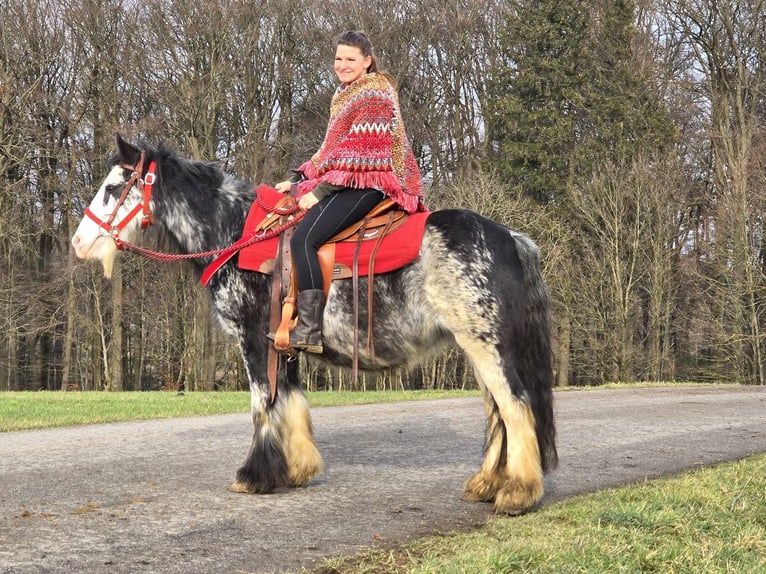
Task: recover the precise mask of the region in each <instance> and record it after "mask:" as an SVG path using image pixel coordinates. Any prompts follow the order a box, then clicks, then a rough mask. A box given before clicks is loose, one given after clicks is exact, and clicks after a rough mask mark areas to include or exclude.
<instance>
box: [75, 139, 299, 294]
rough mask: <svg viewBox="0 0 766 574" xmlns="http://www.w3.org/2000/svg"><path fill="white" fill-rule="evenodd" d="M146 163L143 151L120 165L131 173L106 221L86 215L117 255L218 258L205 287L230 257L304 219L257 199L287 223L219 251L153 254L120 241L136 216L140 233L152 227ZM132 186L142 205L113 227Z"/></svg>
mask: <svg viewBox="0 0 766 574" xmlns="http://www.w3.org/2000/svg"><path fill="white" fill-rule="evenodd" d="M145 160H146V153H145V151H144V150H141V157H140V158H139V159H138V163H136V164H135V165H129V164H125V163H121V164H119V166H120V167H121V168H123V169H128V170H131V172H132V173H131V175H130V179H128V181H127V183H126V184H125V188H124V189H123V190H122V194H120V198H119V199H118V200H117V205H115V206H114V209H113V210H112V213H111V214H110V215H109V217H107V218H106V219H105V220H104V219H102V218H100V217H99V216H97V215H96V214H95V213H93V211H92V210H91V209H90V207H87V208H86V209H85V215H86V216H88V217H89V218H90V219H91V220H92V221H94V222H95V223H96V225H98V227H99V230H100V231H101V236H102V237H111V239H112V240H113V241H114V244H115V246H116V247H117V249H118V250H120V251H122V250H124V249H127V250H130V251H133V252H134V253H137V254H138V255H141V256H142V257H146V258H147V259H152V260H154V261H179V260H183V259H202V258H205V257H212V256H218V257H217V259H216V260H215V261H214V262H213V263H211V265H210V266H209V269H208V270H206V271H205V273H204V274H203V279H202V284H203V285H207V282H208V281H209V280H210V277H211V276H212V275H213V274H214V273H215V272H216V271H218V269H219V268H220V267H221V266H222V265H223V264H224V263H226V261H228V260H229V259H230V258H231V256H232V255H234V254H235V253H237V252H239V251H240V250H241V249H244V248H245V247H248V246H250V245H253V244H255V243H259V242H261V241H266V240H267V239H271V238H273V237H276V236H278V235H279V234H280V233H282V232H283V231H284V230H285V229H287V228H289V227H293V226H294V225H296V224H297V223H298V222H299V221H300V220H301V219H303V216H304V215H305V212H301V211H300V208H299V207H298V205H297V204H293V205H292V206H290V207H270V206H268V205H265V204H263V203H262V202H261V200H260V198H258V197H257V196H256V202H257V203H258V204H259V205H261V207H262V208H263V209H264V210H265V211H267V212H268V213H269V214H270V215H269V216H271V215H272V214H273V215H278V216H283V217H284V218H285V219H286V221H284V223H282V224H281V225H279V226H276V227H272V228H270V229H268V230H256V231H253V232H252V233H251V234H250V235H248V236H246V237H242V238H241V239H239V240H238V241H235V242H234V243H232V244H231V245H227V246H226V247H222V248H220V249H211V250H210V251H201V252H199V253H162V252H160V251H153V250H151V249H147V248H145V247H141V246H139V245H134V244H132V243H130V242H128V241H124V240H123V239H121V238H120V232H121V231H122V230H123V229H125V227H126V226H127V225H128V224H129V223H130V222H131V221H133V219H134V218H135V217H136V216H137V215H138V214H139V213H143V216H142V218H141V229H144V230H145V229H147V228H148V227H149V226H150V225H153V224H154V215H153V214H152V211H151V207H150V204H151V201H152V186H153V185H154V184H155V183H156V181H157V175H156V171H157V162H156V161H154V160H152V161H151V162H149V168H148V169H147V170H146V174H144V175H143V178H142V177H141V175H142V171H143V167H144V163H145ZM134 185H137V186H138V190H139V191H140V192H141V201H139V202H138V203H137V204H136V206H135V207H134V208H133V209H131V210H130V212H129V213H128V214H127V215H126V216H125V218H124V219H122V220H121V221H119V222H118V223H116V224H115V223H114V220H115V219H116V218H117V212H118V211H119V210H120V207H122V204H123V203H125V199H126V198H127V196H128V193H129V192H130V190H131V189H132V188H133V186H134Z"/></svg>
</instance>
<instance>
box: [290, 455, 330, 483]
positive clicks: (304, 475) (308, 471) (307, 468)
mask: <svg viewBox="0 0 766 574" xmlns="http://www.w3.org/2000/svg"><path fill="white" fill-rule="evenodd" d="M323 469H324V465H323V464H322V457H321V456H319V453H318V452H317V456H316V458H313V459H311V460H309V461H304V462H303V464H298V465H294V466H291V467H290V486H293V487H297V486H305V485H306V484H308V483H309V482H311V481H312V480H313V479H314V478H316V477H317V476H319V475H320V474H321V473H322V470H323Z"/></svg>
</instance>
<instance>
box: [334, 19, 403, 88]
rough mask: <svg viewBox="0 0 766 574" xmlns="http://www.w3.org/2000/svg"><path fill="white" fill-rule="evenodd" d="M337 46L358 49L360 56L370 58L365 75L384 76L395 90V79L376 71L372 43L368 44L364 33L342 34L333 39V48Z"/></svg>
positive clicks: (376, 60) (386, 73)
mask: <svg viewBox="0 0 766 574" xmlns="http://www.w3.org/2000/svg"><path fill="white" fill-rule="evenodd" d="M338 46H353V47H354V48H359V51H360V52H362V56H365V57H366V56H370V58H372V62H371V63H370V67H369V68H367V73H368V74H371V73H373V72H377V73H379V74H381V75H383V76H385V78H386V79H387V80H388V82H389V83H390V84H391V87H393V88H394V90H396V87H397V82H396V78H394V76H392V75H391V74H389V73H388V72H384V71H382V70H379V69H378V59H377V58H376V57H375V50H373V48H372V42H370V39H369V38H368V37H367V35H366V34H365V33H364V32H354V31H351V30H349V31H348V32H343V33H342V34H341V35H340V36H338V37H337V38H335V47H336V48H337V47H338Z"/></svg>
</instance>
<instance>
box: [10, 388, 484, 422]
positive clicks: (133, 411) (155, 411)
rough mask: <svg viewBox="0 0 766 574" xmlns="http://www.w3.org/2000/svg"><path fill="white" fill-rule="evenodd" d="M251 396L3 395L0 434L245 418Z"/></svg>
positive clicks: (386, 398) (358, 395)
mask: <svg viewBox="0 0 766 574" xmlns="http://www.w3.org/2000/svg"><path fill="white" fill-rule="evenodd" d="M471 395H478V393H476V392H474V391H368V392H364V393H362V392H350V391H349V392H345V391H333V392H316V393H308V399H309V403H310V404H311V406H312V407H318V406H337V405H355V404H365V403H381V402H394V401H412V400H425V399H436V398H448V397H465V396H471ZM249 410H250V394H249V393H247V392H225V393H186V394H185V395H183V396H178V395H176V394H175V393H163V392H144V393H104V392H70V393H62V392H46V391H42V392H0V432H8V431H18V430H34V429H42V428H54V427H64V426H72V425H81V424H98V423H111V422H121V421H136V420H148V419H161V418H173V417H189V416H202V415H218V414H228V413H246V412H248V411H249Z"/></svg>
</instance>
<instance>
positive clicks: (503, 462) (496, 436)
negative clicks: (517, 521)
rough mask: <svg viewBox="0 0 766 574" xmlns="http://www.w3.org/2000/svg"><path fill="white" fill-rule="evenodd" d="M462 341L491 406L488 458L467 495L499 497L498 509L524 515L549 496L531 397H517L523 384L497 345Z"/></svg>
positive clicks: (470, 482)
mask: <svg viewBox="0 0 766 574" xmlns="http://www.w3.org/2000/svg"><path fill="white" fill-rule="evenodd" d="M458 342H459V343H460V341H459V340H458ZM461 346H463V349H464V350H465V351H466V354H467V355H468V357H469V358H470V360H471V362H472V363H473V366H474V370H475V372H476V375H477V379H478V380H479V384H480V385H481V387H482V392H483V394H484V406H485V409H486V411H487V438H486V452H485V458H484V462H483V464H482V466H481V469H480V470H479V472H478V473H476V474H475V475H473V476H472V477H471V478H469V479H468V481H467V482H466V484H465V497H466V499H467V500H482V501H486V502H489V501H491V500H494V501H495V509H496V510H497V511H498V512H503V513H506V514H521V513H523V512H525V511H526V510H528V509H529V508H530V507H531V506H533V505H534V504H535V503H536V502H537V501H538V500H540V498H542V495H543V470H542V464H541V461H540V451H539V447H538V444H537V434H536V432H535V419H534V415H533V413H532V410H531V408H530V406H529V404H528V402H527V397H526V396H516V395H515V394H514V393H513V392H512V390H511V389H512V388H517V389H518V388H521V383H520V381H518V375H517V374H516V372H515V369H514V368H513V366H512V365H508V364H506V363H505V360H504V359H501V357H500V355H499V354H498V353H497V352H496V350H495V349H494V348H493V347H492V346H489V345H486V344H485V345H476V344H466V345H461ZM509 379H516V380H509Z"/></svg>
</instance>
